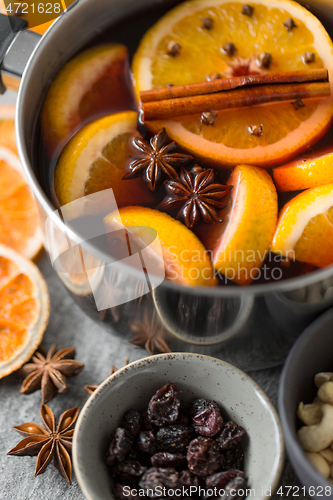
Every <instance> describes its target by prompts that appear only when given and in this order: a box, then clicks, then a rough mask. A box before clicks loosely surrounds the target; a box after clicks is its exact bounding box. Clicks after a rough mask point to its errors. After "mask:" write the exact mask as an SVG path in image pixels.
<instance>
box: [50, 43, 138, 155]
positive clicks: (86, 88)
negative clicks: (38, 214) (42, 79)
mask: <svg viewBox="0 0 333 500" xmlns="http://www.w3.org/2000/svg"><path fill="white" fill-rule="evenodd" d="M127 69H128V51H127V48H126V47H125V46H124V45H121V44H115V43H112V44H106V45H100V46H97V47H92V48H90V49H88V50H85V51H84V52H82V53H80V54H79V55H78V56H76V57H74V59H72V60H71V61H69V62H68V63H67V64H65V66H64V67H63V68H62V69H61V71H60V72H59V73H58V75H57V76H56V78H55V79H54V81H53V82H52V85H51V87H50V89H49V91H48V93H47V96H46V99H45V102H44V105H43V108H42V113H41V120H42V133H43V138H44V139H45V142H46V148H47V151H48V153H49V154H50V155H51V154H53V153H54V151H55V149H57V151H58V152H59V153H60V151H61V150H62V148H63V147H64V145H65V143H66V142H67V141H68V139H69V138H70V137H71V135H72V134H73V133H74V132H76V131H77V130H78V128H79V127H80V126H82V124H86V123H87V122H89V121H91V120H92V119H94V118H97V117H98V116H101V115H105V114H107V113H108V112H116V111H121V110H125V109H130V108H131V97H130V95H129V92H128V90H127V84H126V71H127Z"/></svg>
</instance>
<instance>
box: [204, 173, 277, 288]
mask: <svg viewBox="0 0 333 500" xmlns="http://www.w3.org/2000/svg"><path fill="white" fill-rule="evenodd" d="M228 183H229V184H231V185H232V186H233V189H232V191H231V196H230V200H229V204H228V206H227V207H226V209H225V211H224V213H222V218H223V222H222V223H221V224H215V225H214V226H212V227H211V229H210V228H205V231H203V233H204V234H203V237H202V238H201V239H202V240H203V242H204V243H205V245H206V248H208V249H209V250H211V251H212V252H213V264H214V266H215V269H216V270H217V271H218V272H220V273H221V274H223V275H224V276H225V277H226V278H228V279H230V280H232V281H234V282H235V283H238V284H239V285H249V284H250V283H251V282H252V281H253V280H254V279H255V278H257V276H258V274H259V272H260V269H261V267H262V265H263V264H264V262H265V259H266V256H267V254H268V251H269V248H270V244H271V241H272V237H273V235H274V231H275V228H276V222H277V213H278V203H277V193H276V189H275V186H274V184H273V181H272V179H271V177H270V175H269V174H268V173H267V172H265V171H264V170H262V169H260V168H257V167H251V166H248V165H239V166H238V167H236V168H235V169H234V171H233V172H232V174H231V177H230V179H229V181H228Z"/></svg>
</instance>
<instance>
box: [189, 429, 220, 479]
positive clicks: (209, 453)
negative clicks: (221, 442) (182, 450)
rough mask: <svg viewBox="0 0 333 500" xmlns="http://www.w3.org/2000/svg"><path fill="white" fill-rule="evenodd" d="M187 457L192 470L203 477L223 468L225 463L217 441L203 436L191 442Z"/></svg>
mask: <svg viewBox="0 0 333 500" xmlns="http://www.w3.org/2000/svg"><path fill="white" fill-rule="evenodd" d="M186 458H187V462H188V467H189V469H190V471H191V472H193V473H194V474H196V475H197V476H201V477H206V476H209V475H210V474H213V473H214V472H217V471H218V470H221V468H222V465H223V457H222V455H221V453H220V450H219V448H218V446H217V444H216V443H215V441H214V440H213V439H211V438H204V437H201V436H199V437H198V438H196V439H193V441H191V442H190V445H189V447H188V449H187V455H186Z"/></svg>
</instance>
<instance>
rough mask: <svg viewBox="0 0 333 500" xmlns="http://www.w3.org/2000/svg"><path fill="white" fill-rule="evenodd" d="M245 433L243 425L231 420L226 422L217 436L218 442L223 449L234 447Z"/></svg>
mask: <svg viewBox="0 0 333 500" xmlns="http://www.w3.org/2000/svg"><path fill="white" fill-rule="evenodd" d="M244 434H245V430H244V429H243V427H241V426H240V425H238V424H236V422H233V421H232V420H231V421H230V422H227V423H225V424H224V426H223V427H222V430H221V433H220V434H219V435H218V436H217V438H216V442H217V444H218V445H219V447H220V448H221V450H227V449H228V448H232V447H233V446H234V445H235V444H236V443H239V442H240V440H241V439H242V437H243V436H244Z"/></svg>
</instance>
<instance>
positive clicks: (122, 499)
mask: <svg viewBox="0 0 333 500" xmlns="http://www.w3.org/2000/svg"><path fill="white" fill-rule="evenodd" d="M124 488H125V485H124V484H120V483H116V484H115V487H114V489H113V492H114V496H115V498H116V499H117V500H126V498H128V499H129V500H137V498H139V497H138V496H137V495H132V493H131V490H130V492H129V493H128V487H126V489H125V490H124Z"/></svg>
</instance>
